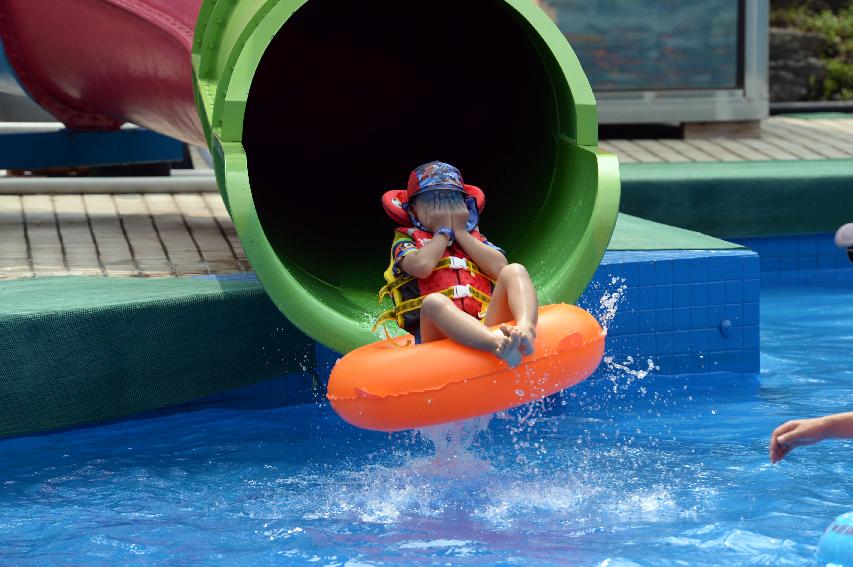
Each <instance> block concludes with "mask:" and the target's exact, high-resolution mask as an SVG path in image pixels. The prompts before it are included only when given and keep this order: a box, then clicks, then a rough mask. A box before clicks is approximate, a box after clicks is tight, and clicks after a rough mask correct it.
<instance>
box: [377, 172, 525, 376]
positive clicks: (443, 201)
mask: <svg viewBox="0 0 853 567" xmlns="http://www.w3.org/2000/svg"><path fill="white" fill-rule="evenodd" d="M382 204H383V207H384V208H385V211H386V212H387V213H388V215H389V216H390V217H391V218H392V219H393V220H394V221H395V222H397V224H398V225H399V226H398V228H397V229H396V230H395V232H394V242H393V244H392V248H391V263H390V266H389V267H388V270H387V271H386V272H385V279H386V281H387V283H388V285H386V286H385V287H384V288H382V290H381V291H380V300H381V299H382V298H383V297H384V296H385V295H390V296H391V297H392V299H393V301H394V306H395V307H394V309H391V310H389V311H386V312H385V313H383V314H382V315H381V316H380V317H379V320H378V321H377V326H378V325H380V324H382V323H384V322H386V321H392V320H393V321H396V322H397V324H398V325H399V326H400V327H401V328H403V329H405V330H406V331H408V332H409V333H411V334H412V335H413V336H414V337H415V342H416V343H426V342H431V341H437V340H439V339H444V338H447V337H449V338H450V339H452V340H454V341H456V342H457V343H460V344H462V345H465V346H468V347H471V348H475V349H477V350H482V351H486V352H491V353H493V354H494V355H495V356H497V357H499V358H501V359H503V360H505V361H506V362H507V363H508V364H509V365H510V366H517V365H518V364H519V363H520V361H521V357H522V355H529V354H532V353H533V343H534V340H535V338H536V324H537V321H538V309H539V302H538V299H537V297H536V291H535V290H534V288H533V283H532V282H531V280H530V276H529V275H528V273H527V270H526V269H525V268H524V266H522V265H520V264H508V263H507V260H506V257H505V256H504V253H503V251H502V250H501V249H500V248H498V247H497V246H495V245H494V244H492V243H490V242H489V241H488V240H486V238H485V237H484V236H483V235H482V234H480V232H479V217H480V212H481V211H482V210H483V205H484V204H485V196H484V195H483V192H482V191H481V190H480V189H478V188H477V187H474V186H472V185H466V184H465V183H464V182H463V181H462V175H461V173H460V172H459V170H458V169H456V168H455V167H453V166H452V165H449V164H446V163H442V162H439V161H434V162H430V163H426V164H424V165H422V166H420V167H418V168H417V169H415V170H414V171H412V172H411V174H410V176H409V183H408V188H407V189H405V190H396V191H389V192H387V193H385V195H384V196H383V198H382ZM513 320H514V321H515V324H513V325H508V324H506V323H507V322H509V321H513ZM502 323H503V324H502ZM499 324H501V326H500V328H499V330H491V329H490V328H489V327H491V326H494V325H499Z"/></svg>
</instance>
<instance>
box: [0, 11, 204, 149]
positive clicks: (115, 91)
mask: <svg viewBox="0 0 853 567" xmlns="http://www.w3.org/2000/svg"><path fill="white" fill-rule="evenodd" d="M201 4H202V0H0V38H2V40H3V46H4V49H5V51H6V55H7V57H8V59H9V62H10V64H11V66H12V67H13V69H14V71H15V73H16V75H17V78H18V80H19V81H20V83H21V84H22V85H23V87H24V88H25V89H26V90H27V91H28V94H29V95H30V96H31V97H32V98H33V99H35V101H36V102H38V103H39V104H40V105H41V106H42V107H43V108H45V109H46V110H47V111H49V112H50V113H51V114H53V115H54V116H55V117H56V118H57V119H59V120H60V121H61V122H63V123H64V124H66V125H67V126H69V127H71V128H76V129H111V128H118V127H119V126H120V125H121V124H123V123H125V122H132V123H134V124H138V125H140V126H144V127H146V128H150V129H151V130H155V131H157V132H161V133H163V134H167V135H169V136H172V137H175V138H178V139H180V140H184V141H186V142H190V143H195V144H204V134H203V132H202V127H201V123H200V122H199V118H198V111H197V110H196V104H195V100H194V95H193V74H192V60H191V53H190V50H191V48H192V42H193V31H194V28H195V25H196V19H197V17H198V12H199V9H200V7H201Z"/></svg>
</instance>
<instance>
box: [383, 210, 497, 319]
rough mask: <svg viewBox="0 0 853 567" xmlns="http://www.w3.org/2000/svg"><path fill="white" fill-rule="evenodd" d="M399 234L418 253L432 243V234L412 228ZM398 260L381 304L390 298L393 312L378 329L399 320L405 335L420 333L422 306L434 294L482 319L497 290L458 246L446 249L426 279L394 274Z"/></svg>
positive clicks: (387, 274)
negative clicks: (406, 239) (386, 322)
mask: <svg viewBox="0 0 853 567" xmlns="http://www.w3.org/2000/svg"><path fill="white" fill-rule="evenodd" d="M397 231H398V232H400V233H402V234H406V235H408V236H409V237H410V238H411V239H412V240H413V241H414V243H415V247H416V248H418V249H421V248H423V247H424V246H426V245H427V244H428V243H429V242H430V241H431V240H432V236H433V235H432V233H430V232H426V231H423V230H419V229H417V228H411V227H400V228H397ZM471 234H472V235H473V236H474V237H475V238H477V239H478V240H480V241H485V238H484V237H483V236H482V235H481V234H480V233H479V232H478V231H477V230H472V231H471ZM395 260H396V259H395V258H394V257H393V254H392V257H391V264H390V265H389V266H388V269H387V270H386V271H385V274H384V275H385V281H386V282H388V285H386V286H385V287H383V288H382V289H381V290H380V291H379V300H380V301H382V299H384V297H385V296H386V295H390V296H391V299H392V300H393V302H394V309H389V310H388V311H386V312H385V313H383V314H382V315H380V316H379V319H378V320H377V321H376V326H375V327H374V328H376V327H378V326H379V325H381V324H382V323H384V322H385V321H390V320H396V321H397V324H398V325H399V326H400V327H401V328H403V329H405V330H406V331H408V332H410V333H413V334H415V332H416V331H419V330H420V319H421V305H422V304H423V300H424V298H425V297H426V296H427V295H429V294H431V293H441V294H443V295H445V296H447V297H449V298H451V299H452V300H453V303H454V304H455V305H456V306H457V307H458V308H459V309H461V310H462V311H465V312H466V313H468V314H469V315H471V316H472V317H477V318H478V319H482V318H483V317H485V315H486V309H487V308H488V306H489V301H490V300H491V294H492V291H493V290H494V281H493V280H492V279H491V278H489V277H488V276H486V275H485V274H484V273H483V272H482V271H481V270H480V268H479V267H478V266H477V265H476V264H475V263H474V262H472V261H471V258H470V257H469V256H468V254H466V253H465V251H464V250H463V249H462V247H461V246H459V245H458V244H456V243H455V242H454V243H453V244H451V245H450V246H448V247H447V249H446V250H445V251H444V254H443V255H442V258H441V260H440V261H439V263H438V265H437V266H436V267H435V268H434V269H433V271H432V273H431V274H429V275H428V276H427V277H425V278H415V277H413V276H410V275H408V274H406V273H405V272H402V270H398V271H397V272H395V270H394V264H395Z"/></svg>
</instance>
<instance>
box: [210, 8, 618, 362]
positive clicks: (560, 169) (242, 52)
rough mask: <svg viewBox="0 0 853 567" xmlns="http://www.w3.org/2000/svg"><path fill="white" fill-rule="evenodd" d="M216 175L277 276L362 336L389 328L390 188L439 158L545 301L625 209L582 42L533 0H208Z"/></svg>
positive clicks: (283, 299)
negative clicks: (383, 322) (381, 292)
mask: <svg viewBox="0 0 853 567" xmlns="http://www.w3.org/2000/svg"><path fill="white" fill-rule="evenodd" d="M193 70H194V73H195V87H196V97H197V101H198V107H199V112H200V114H201V119H202V123H203V125H204V129H205V135H206V136H207V139H208V142H209V144H210V147H211V150H212V153H213V156H214V162H215V169H216V175H217V179H218V181H219V186H220V188H221V191H222V196H223V198H224V199H225V202H226V204H227V206H228V209H229V211H230V213H231V216H232V218H233V220H234V224H235V226H236V227H237V231H238V234H239V236H240V240H241V241H242V243H243V246H244V248H245V250H246V253H247V255H248V257H249V259H250V260H251V263H252V266H253V267H254V269H255V271H256V272H257V274H258V277H259V278H260V281H261V283H262V284H263V286H264V288H265V289H266V290H267V292H268V293H269V295H270V297H271V298H272V299H273V301H274V302H275V304H276V305H277V306H278V307H279V308H280V309H281V310H282V312H284V314H285V315H286V316H287V317H288V318H289V319H290V320H291V321H292V322H293V323H294V324H296V325H297V326H298V327H299V328H300V329H302V330H303V331H304V332H305V333H306V334H308V335H309V336H311V337H312V338H314V339H316V340H318V341H320V342H322V343H324V344H326V345H328V346H329V347H331V348H333V349H335V350H337V351H340V352H347V351H350V350H352V349H354V348H356V347H358V346H360V345H363V344H366V343H368V342H371V341H374V340H376V336H375V335H374V334H372V333H371V332H370V327H371V323H372V321H373V319H374V318H375V316H376V315H377V314H378V313H379V312H381V311H382V309H383V307H382V306H380V305H379V304H378V303H377V295H376V292H377V289H378V287H379V286H380V285H381V284H382V277H381V274H382V271H383V270H384V269H385V268H386V266H387V262H388V249H389V246H390V241H391V236H392V229H393V225H392V224H391V222H390V221H389V220H387V219H386V217H385V216H384V213H383V212H382V208H381V205H380V201H379V198H380V196H381V195H382V193H383V192H384V191H386V190H388V189H392V188H401V187H403V186H404V184H405V182H406V179H407V176H408V172H409V171H410V170H411V169H412V168H413V167H415V166H416V165H418V164H420V163H423V162H426V161H430V160H442V161H447V162H450V163H453V164H454V165H456V166H457V167H459V168H460V169H461V170H462V173H463V175H464V176H465V179H466V181H467V182H469V183H473V184H475V185H478V186H480V187H482V188H483V189H484V190H485V191H486V196H487V205H486V209H485V212H484V214H483V217H482V223H481V228H482V230H483V232H484V233H485V234H487V235H488V236H489V238H490V240H492V241H493V242H495V243H497V244H499V245H500V246H502V247H503V248H504V249H506V251H507V254H508V257H509V259H510V260H511V261H514V262H520V263H522V264H524V265H525V266H527V268H528V271H529V272H530V274H531V276H532V277H533V279H534V283H535V284H536V286H537V289H538V291H539V294H540V300H541V301H542V302H543V303H553V302H560V301H563V302H573V301H575V300H576V299H577V297H578V296H579V295H580V294H581V292H582V291H583V290H584V288H585V287H586V284H587V283H588V281H589V279H590V278H591V277H592V275H593V273H594V272H595V269H596V267H597V266H598V264H599V262H600V260H601V257H602V255H603V254H604V251H605V249H606V247H607V243H608V241H609V239H610V236H611V234H612V232H613V227H614V225H615V222H616V216H617V210H618V205H619V171H618V163H617V161H616V157H615V156H614V155H612V154H609V153H605V152H602V151H600V150H599V149H598V123H597V118H596V107H595V99H594V97H593V94H592V90H591V89H590V86H589V82H588V81H587V79H586V76H585V75H584V72H583V70H582V68H581V66H580V63H579V62H578V59H577V57H576V56H575V54H574V52H573V51H572V49H571V47H570V46H569V44H568V42H567V41H566V39H565V37H564V36H563V35H562V34H561V33H560V31H559V30H558V29H557V27H556V26H555V25H554V24H553V23H552V22H551V21H550V20H549V19H548V17H547V16H546V15H545V13H543V12H542V11H541V10H540V9H539V8H538V7H537V6H536V5H535V4H534V3H533V2H532V0H465V1H460V0H430V1H428V2H417V1H400V0H371V1H369V2H355V1H352V2H340V1H338V0H239V1H237V0H207V1H206V2H205V3H204V4H203V7H202V9H201V13H200V16H199V23H198V26H197V29H196V32H195V39H194V45H193Z"/></svg>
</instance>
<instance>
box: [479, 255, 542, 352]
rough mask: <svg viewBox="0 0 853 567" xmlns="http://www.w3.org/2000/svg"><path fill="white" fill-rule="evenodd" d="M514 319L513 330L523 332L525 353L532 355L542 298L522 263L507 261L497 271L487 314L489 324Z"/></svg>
mask: <svg viewBox="0 0 853 567" xmlns="http://www.w3.org/2000/svg"><path fill="white" fill-rule="evenodd" d="M512 320H515V327H507V329H508V331H509V332H510V333H516V334H519V335H520V340H521V346H520V347H519V348H520V350H521V352H522V354H533V341H534V340H536V324H537V323H538V322H539V299H538V298H537V297H536V290H535V289H534V288H533V282H532V281H531V280H530V275H529V274H528V273H527V270H526V269H525V267H524V266H522V265H521V264H508V265H506V266H504V268H503V269H502V270H501V273H500V274H498V281H497V282H496V283H495V289H494V291H493V292H492V301H491V303H490V304H489V310H488V312H487V313H486V326H492V325H497V324H499V323H506V322H507V321H512Z"/></svg>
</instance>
